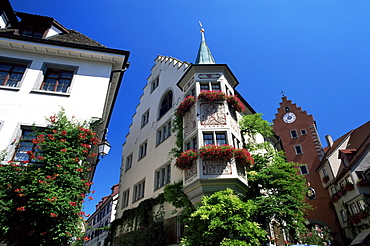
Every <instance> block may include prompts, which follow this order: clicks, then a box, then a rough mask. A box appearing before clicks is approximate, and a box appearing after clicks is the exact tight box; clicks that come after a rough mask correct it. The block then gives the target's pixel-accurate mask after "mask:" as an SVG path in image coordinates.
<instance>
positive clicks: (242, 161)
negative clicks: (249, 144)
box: [234, 149, 254, 167]
mask: <svg viewBox="0 0 370 246" xmlns="http://www.w3.org/2000/svg"><path fill="white" fill-rule="evenodd" d="M234 158H235V161H236V163H237V164H239V165H242V166H245V167H250V166H253V165H254V160H253V157H252V155H251V154H250V153H249V151H248V150H246V149H235V150H234Z"/></svg>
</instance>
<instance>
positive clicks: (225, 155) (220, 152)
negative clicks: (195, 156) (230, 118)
mask: <svg viewBox="0 0 370 246" xmlns="http://www.w3.org/2000/svg"><path fill="white" fill-rule="evenodd" d="M233 152H234V147H232V146H230V145H221V146H217V145H213V144H212V145H207V146H203V147H201V148H200V149H199V156H200V157H201V158H202V159H203V160H223V161H230V159H231V158H232V157H233Z"/></svg>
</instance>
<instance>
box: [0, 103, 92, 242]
mask: <svg viewBox="0 0 370 246" xmlns="http://www.w3.org/2000/svg"><path fill="white" fill-rule="evenodd" d="M48 121H49V127H48V128H47V129H46V130H45V131H43V132H39V133H37V134H35V136H34V139H32V142H33V144H35V145H36V150H35V151H28V153H27V154H28V155H29V157H30V161H22V162H12V161H9V163H7V164H5V165H0V183H1V184H2V185H1V188H0V241H3V242H6V243H9V244H11V245H37V246H40V245H48V246H49V245H51V246H53V245H68V244H70V243H72V242H73V241H75V240H77V239H81V240H82V239H87V238H86V237H85V238H83V237H82V234H81V226H82V225H83V219H84V216H85V214H84V212H81V209H82V203H83V201H84V198H85V197H86V196H87V194H88V192H89V187H90V185H91V184H92V183H91V182H89V181H87V180H86V178H87V176H88V173H89V171H90V170H91V169H90V167H89V166H90V163H89V162H88V158H89V157H93V156H96V154H95V153H94V152H93V151H92V149H94V145H97V144H98V142H99V139H98V138H97V137H96V133H95V132H94V131H92V130H91V129H89V127H90V126H89V124H88V123H87V122H77V121H75V120H68V118H67V117H66V116H65V113H64V110H61V111H60V112H59V113H58V114H57V115H54V116H52V117H50V119H48ZM35 163H37V164H35ZM88 199H92V197H91V196H90V197H89V198H88Z"/></svg>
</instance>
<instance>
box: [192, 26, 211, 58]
mask: <svg viewBox="0 0 370 246" xmlns="http://www.w3.org/2000/svg"><path fill="white" fill-rule="evenodd" d="M199 25H200V33H201V34H202V42H201V43H200V46H199V50H198V55H197V59H196V61H195V64H215V63H216V62H215V59H214V58H213V56H212V53H211V51H210V49H209V48H208V46H207V44H206V39H205V37H204V28H203V27H202V23H200V21H199Z"/></svg>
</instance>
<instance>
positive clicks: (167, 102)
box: [159, 91, 173, 118]
mask: <svg viewBox="0 0 370 246" xmlns="http://www.w3.org/2000/svg"><path fill="white" fill-rule="evenodd" d="M172 98H173V95H172V91H169V92H167V94H166V95H165V96H164V98H163V99H162V102H161V107H160V109H159V118H161V117H162V116H163V115H165V114H166V113H167V112H168V111H169V110H170V109H171V107H172Z"/></svg>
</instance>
